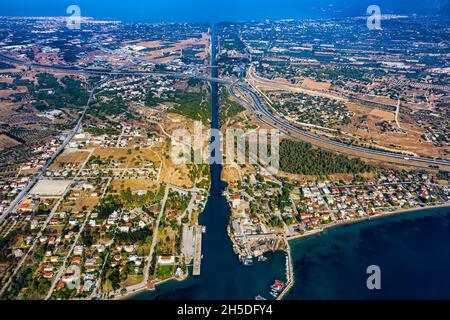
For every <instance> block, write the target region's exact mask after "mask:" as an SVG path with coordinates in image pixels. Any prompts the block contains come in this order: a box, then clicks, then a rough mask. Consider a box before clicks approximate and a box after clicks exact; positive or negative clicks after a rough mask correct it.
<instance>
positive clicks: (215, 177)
mask: <svg viewBox="0 0 450 320" xmlns="http://www.w3.org/2000/svg"><path fill="white" fill-rule="evenodd" d="M213 40H214V41H215V40H216V39H215V37H213ZM215 49H216V47H215V45H213V57H212V65H215ZM211 74H212V76H213V77H216V76H217V75H218V71H217V68H212V71H211ZM211 98H212V99H211V108H212V125H211V127H212V128H218V127H219V124H218V108H219V101H218V85H217V83H212V84H211ZM213 156H214V154H213ZM221 172H222V166H221V164H220V163H219V164H212V165H211V191H210V196H209V199H208V203H207V205H206V208H205V211H204V212H203V213H202V214H201V215H200V217H199V222H200V224H201V225H204V226H206V229H207V230H206V233H205V234H204V235H203V239H202V252H203V260H202V265H201V275H200V276H198V277H193V276H190V277H189V278H188V279H187V280H185V281H182V282H178V281H170V282H167V283H165V284H162V285H160V286H158V287H157V289H156V290H155V291H147V292H142V293H140V294H137V295H135V296H132V297H131V298H130V299H138V300H150V299H152V300H153V299H154V300H158V299H164V300H179V299H181V300H200V299H206V300H218V299H232V300H233V299H235V300H237V299H239V300H241V299H242V300H246V299H253V298H254V297H255V296H257V295H258V294H260V295H262V296H264V297H265V298H267V299H273V298H272V296H270V294H269V288H270V285H271V284H272V283H273V281H274V279H279V280H282V281H286V278H285V254H284V253H282V252H276V253H272V254H267V255H266V257H267V258H268V259H267V261H265V262H256V261H255V264H254V265H253V266H251V267H245V266H243V265H242V264H241V263H240V262H239V260H238V258H237V256H236V255H235V253H234V252H233V248H232V243H231V241H230V239H229V237H228V234H227V225H228V222H229V218H230V207H229V205H228V203H227V201H226V199H225V198H224V196H223V193H222V192H223V189H224V184H223V182H222V181H221V179H220V176H221ZM449 243H450V209H449V208H440V209H439V208H435V209H429V210H422V211H417V212H414V213H406V214H401V215H395V216H389V217H384V218H380V219H378V220H373V221H367V222H362V223H358V224H352V225H346V226H340V227H337V228H334V229H330V230H327V231H325V232H323V233H321V234H319V235H316V236H313V237H309V238H304V239H299V240H295V241H292V242H291V250H292V259H293V264H294V277H295V284H294V287H293V288H292V289H291V290H290V291H289V293H288V294H287V296H286V297H285V299H450V274H449V270H450V245H449ZM370 265H378V266H379V267H380V268H381V290H379V291H378V290H377V291H370V290H368V289H367V286H366V280H367V278H368V275H367V273H366V269H367V267H368V266H370Z"/></svg>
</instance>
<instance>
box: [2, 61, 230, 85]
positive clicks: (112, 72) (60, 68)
mask: <svg viewBox="0 0 450 320" xmlns="http://www.w3.org/2000/svg"><path fill="white" fill-rule="evenodd" d="M0 61H4V62H8V63H12V64H15V65H19V66H22V67H26V68H34V69H42V70H52V71H60V72H67V73H73V74H85V75H99V76H101V75H103V76H130V77H132V76H155V77H170V78H178V79H198V80H202V81H208V82H217V83H220V84H230V81H228V80H225V79H220V78H214V77H209V76H202V75H196V74H186V73H179V72H169V71H167V72H162V71H158V72H154V71H130V70H110V69H89V68H76V67H72V66H63V65H44V64H38V63H28V62H25V61H21V60H18V59H15V58H12V57H8V56H6V55H4V54H0Z"/></svg>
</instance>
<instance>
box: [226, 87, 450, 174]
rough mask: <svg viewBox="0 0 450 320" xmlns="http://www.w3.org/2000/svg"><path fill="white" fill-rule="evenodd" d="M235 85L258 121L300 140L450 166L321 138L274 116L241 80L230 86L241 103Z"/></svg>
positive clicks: (372, 156)
mask: <svg viewBox="0 0 450 320" xmlns="http://www.w3.org/2000/svg"><path fill="white" fill-rule="evenodd" d="M236 87H238V88H239V89H240V90H241V91H242V92H244V93H246V94H247V95H248V96H249V97H251V98H252V100H253V104H252V105H250V106H249V107H250V108H251V109H252V110H253V111H254V112H255V113H256V114H257V117H258V119H259V120H260V121H262V122H264V123H266V124H268V125H270V126H272V127H275V128H278V129H280V130H281V131H282V132H283V133H286V134H287V135H289V136H291V137H293V138H298V139H300V140H306V139H302V138H303V137H304V138H307V140H306V141H308V142H311V141H313V142H317V143H320V147H324V145H325V146H327V147H328V148H329V149H332V150H334V149H337V148H339V149H340V150H344V151H347V152H346V153H348V154H354V155H355V156H359V155H357V154H355V152H358V153H362V154H364V156H363V157H364V158H367V159H372V160H379V159H378V158H376V156H382V157H386V158H388V159H389V160H390V161H392V162H398V163H399V161H398V160H402V163H401V164H403V165H405V163H404V162H405V160H406V161H410V162H415V163H419V164H423V165H422V166H421V167H424V168H428V167H429V166H439V165H440V166H446V167H449V168H450V161H447V160H440V159H431V158H423V157H412V156H406V155H402V154H397V153H392V152H387V151H379V150H372V149H367V148H363V147H358V146H351V145H347V144H345V143H341V142H337V141H333V140H330V139H327V138H323V137H321V136H318V135H315V134H312V133H309V132H307V131H304V130H301V129H299V128H297V127H295V126H293V125H291V124H290V123H288V122H286V121H284V120H282V119H279V118H278V117H276V116H274V115H273V114H272V113H271V112H270V111H269V110H268V109H267V108H266V106H265V105H264V103H263V102H262V101H261V99H260V97H259V96H258V95H257V94H256V93H255V91H254V90H253V89H252V88H251V87H250V86H249V85H247V84H245V83H242V82H240V83H234V84H232V85H231V86H230V92H231V94H232V95H233V96H235V97H236V98H237V99H239V100H240V101H241V102H242V103H244V104H246V105H247V106H248V104H247V103H246V102H245V101H243V99H242V98H241V97H239V96H238V95H237V94H236V93H235V91H234V89H235V88H236ZM264 117H266V118H268V119H269V120H270V121H271V122H268V121H266V120H265V119H264ZM292 133H295V134H296V135H295V136H293V135H292ZM336 151H337V150H336ZM442 169H443V170H446V169H444V168H442Z"/></svg>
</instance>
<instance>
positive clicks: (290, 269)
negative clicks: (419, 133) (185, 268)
mask: <svg viewBox="0 0 450 320" xmlns="http://www.w3.org/2000/svg"><path fill="white" fill-rule="evenodd" d="M436 208H450V203H445V204H438V205H434V206H425V207H415V208H408V209H399V210H395V211H392V212H388V213H382V214H377V215H373V216H370V217H365V218H360V219H354V220H350V221H345V220H344V221H340V222H337V223H333V224H329V225H326V226H324V227H323V228H321V229H317V230H312V231H309V232H306V233H304V234H302V235H295V236H291V237H286V238H285V240H286V249H285V250H280V251H283V252H285V253H286V254H287V257H288V263H287V264H286V268H287V269H286V272H287V275H288V276H289V279H288V281H287V283H286V288H285V289H284V290H283V292H282V293H281V294H280V295H279V296H278V298H277V299H276V300H282V299H283V298H284V296H285V295H286V294H287V293H288V292H289V291H290V289H291V288H292V287H293V286H294V282H295V278H294V269H293V261H292V252H291V246H290V242H291V241H295V240H299V239H302V238H307V237H310V236H313V235H317V234H320V233H321V232H323V231H326V230H328V229H333V228H337V227H340V226H344V225H350V224H357V223H361V222H366V221H371V220H380V219H381V218H383V217H389V216H394V215H400V214H408V213H412V212H417V211H422V210H428V209H436ZM227 231H229V230H227ZM230 240H231V241H232V243H233V237H230ZM190 276H191V275H190V274H189V273H186V275H185V277H184V278H182V279H180V278H175V277H171V278H168V279H165V280H162V281H159V282H157V283H155V285H154V288H153V289H150V288H147V287H145V288H141V289H137V290H136V291H133V292H129V293H126V294H125V295H120V296H116V297H114V298H113V300H127V299H129V298H131V297H133V296H135V295H138V294H140V293H142V292H145V291H153V290H157V287H158V285H161V284H164V283H166V282H169V281H172V280H177V281H180V282H181V281H184V280H186V279H188V278H189V277H190Z"/></svg>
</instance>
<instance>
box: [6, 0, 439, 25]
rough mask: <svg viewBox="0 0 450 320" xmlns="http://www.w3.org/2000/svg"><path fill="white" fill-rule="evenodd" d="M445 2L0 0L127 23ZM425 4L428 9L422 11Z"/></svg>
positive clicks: (404, 9) (416, 8)
mask: <svg viewBox="0 0 450 320" xmlns="http://www.w3.org/2000/svg"><path fill="white" fill-rule="evenodd" d="M444 1H446V0H408V1H398V0H379V1H377V2H376V3H374V2H373V0H346V1H343V0H315V1H310V0H277V1H274V0H244V1H243V0H227V1H210V0H165V1H160V0H127V1H123V0H14V1H0V15H7V16H9V15H12V16H64V15H66V9H67V7H68V6H69V5H73V4H74V5H78V6H79V7H80V8H81V15H82V16H90V17H95V18H102V19H115V20H122V21H132V22H154V21H158V22H159V21H170V22H222V21H249V20H264V19H289V18H293V19H316V18H330V17H341V16H355V15H357V16H364V15H366V10H367V7H368V6H369V5H371V4H377V5H379V6H380V7H381V8H382V11H383V13H411V12H415V13H419V14H425V13H427V14H431V13H432V12H433V11H432V9H433V8H438V7H439V6H440V3H442V2H444ZM424 8H427V10H424Z"/></svg>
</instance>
